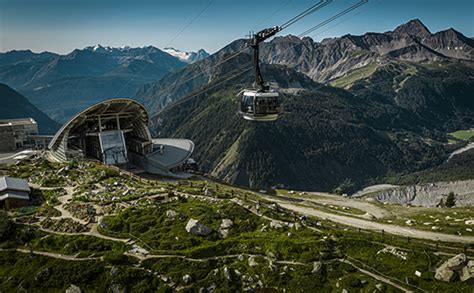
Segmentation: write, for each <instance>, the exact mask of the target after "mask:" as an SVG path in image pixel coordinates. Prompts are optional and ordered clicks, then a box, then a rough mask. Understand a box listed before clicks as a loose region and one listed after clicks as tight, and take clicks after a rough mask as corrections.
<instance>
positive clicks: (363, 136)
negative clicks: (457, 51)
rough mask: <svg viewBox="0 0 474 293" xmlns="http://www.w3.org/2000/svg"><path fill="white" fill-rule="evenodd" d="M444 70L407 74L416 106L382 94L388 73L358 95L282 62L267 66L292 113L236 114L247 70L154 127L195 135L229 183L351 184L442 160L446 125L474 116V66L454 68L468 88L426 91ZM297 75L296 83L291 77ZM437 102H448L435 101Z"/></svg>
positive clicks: (207, 168)
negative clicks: (266, 117)
mask: <svg viewBox="0 0 474 293" xmlns="http://www.w3.org/2000/svg"><path fill="white" fill-rule="evenodd" d="M449 66H458V67H459V65H451V64H450V65H449ZM447 68H449V67H442V68H440V69H437V70H435V71H434V72H431V73H430V74H431V75H429V76H428V75H426V76H420V77H419V80H418V81H417V82H415V80H414V81H413V83H412V82H408V81H407V82H405V85H404V89H403V90H402V91H399V92H400V94H401V93H402V92H405V91H406V96H405V94H403V95H402V94H401V97H402V98H404V97H406V99H409V97H410V96H412V97H413V96H415V95H414V94H412V93H411V92H412V91H415V92H417V91H418V89H417V86H420V85H421V87H422V88H423V87H425V90H424V91H422V94H423V95H419V96H418V99H419V100H415V101H413V104H410V103H407V102H406V101H405V102H402V100H400V101H398V102H397V101H395V100H393V99H389V97H388V96H390V95H389V94H387V95H388V96H385V95H383V94H384V93H386V92H387V91H386V90H385V91H382V90H381V88H382V86H384V85H385V84H384V83H383V82H382V81H383V80H387V77H386V76H385V77H384V76H383V74H382V73H383V72H384V71H380V73H378V74H376V75H374V79H376V80H378V79H380V82H381V84H378V85H377V84H376V83H375V82H374V83H373V84H371V85H372V86H373V87H369V86H364V85H359V86H358V87H357V90H356V87H355V86H354V89H351V91H352V93H351V92H348V91H345V90H340V89H335V88H331V87H321V85H319V84H317V83H314V82H312V81H311V80H310V79H308V77H306V76H305V75H303V74H300V73H297V72H295V71H294V70H290V69H288V68H285V67H282V66H277V67H275V66H274V65H272V66H264V70H265V72H264V73H265V76H267V78H268V80H273V81H275V82H277V83H278V84H279V85H280V88H281V92H282V93H283V95H284V98H283V101H284V109H285V114H284V115H283V116H282V118H281V119H279V120H278V121H277V122H275V123H252V122H249V121H245V120H243V119H242V118H241V117H240V116H239V115H237V114H236V109H237V106H238V99H237V98H235V95H236V93H237V92H238V91H239V90H240V89H241V88H242V87H245V86H248V85H249V83H251V80H252V76H251V75H245V76H241V77H240V78H238V79H237V78H236V79H234V80H233V81H229V82H227V83H224V84H223V85H222V86H221V87H220V89H213V90H211V91H209V92H207V93H205V94H202V95H199V96H197V97H195V98H193V99H191V100H188V101H186V102H183V103H182V104H180V105H179V106H178V107H174V108H171V109H170V110H167V111H164V112H162V113H161V114H160V115H159V116H158V117H155V118H154V120H153V122H154V124H153V125H152V129H154V130H155V131H156V133H157V134H159V135H162V136H173V137H187V138H190V139H192V140H193V141H194V142H195V144H196V149H195V157H196V159H197V160H198V161H199V162H200V165H201V168H202V170H203V171H204V172H208V173H209V174H211V175H212V176H215V177H217V178H219V179H223V180H226V181H227V182H231V183H234V184H239V185H245V186H250V187H256V188H257V187H259V188H264V187H271V186H276V185H279V184H283V185H284V186H286V187H290V188H296V189H312V190H331V189H334V188H337V187H341V188H342V190H350V189H351V188H354V187H356V186H359V185H362V184H364V183H366V182H369V181H371V180H377V178H381V177H383V176H385V175H387V174H396V173H405V172H412V171H418V170H422V169H426V168H428V167H431V166H434V165H437V164H439V163H441V162H443V161H444V160H445V157H446V154H447V150H446V149H445V146H444V143H443V142H444V141H445V140H446V135H445V133H446V132H447V129H450V128H452V127H461V126H462V125H464V124H469V123H474V121H472V118H471V117H474V105H472V104H469V103H468V101H469V94H468V93H470V92H472V91H473V90H474V84H473V83H472V82H466V80H468V79H469V76H470V75H472V72H473V71H472V70H473V68H472V67H467V68H463V69H460V70H459V73H458V76H456V75H453V76H452V80H453V81H452V82H453V83H455V81H458V82H459V83H461V84H462V85H463V87H457V89H458V90H459V91H460V92H464V94H463V95H460V93H459V92H452V90H453V88H452V87H453V86H454V87H455V88H456V86H455V84H450V82H447V84H446V86H445V87H439V88H437V91H438V95H434V96H431V95H432V93H433V91H431V90H428V89H430V86H431V85H432V84H430V83H429V80H430V79H431V78H432V76H436V74H438V75H439V78H442V75H441V74H442V72H444V71H445V70H446V69H447ZM461 68H462V67H461ZM389 72H390V71H389ZM379 74H380V75H379ZM427 74H428V73H427ZM290 76H291V77H292V78H291V79H292V80H293V81H292V82H291V83H290V82H285V81H287V80H290V78H289V77H290ZM463 78H464V79H465V80H463ZM216 80H219V78H216ZM436 82H437V81H436V79H433V81H432V83H433V84H436ZM377 86H378V87H377ZM385 86H386V85H385ZM391 86H392V84H391V83H390V85H389V87H390V88H391ZM297 88H298V90H296V89H297ZM302 88H304V89H305V90H303V89H302ZM382 89H383V88H382ZM377 93H380V94H377ZM402 98H401V99H402ZM443 101H444V102H443ZM436 103H441V104H440V106H439V107H433V105H435V104H436ZM197 125H198V126H199V127H197Z"/></svg>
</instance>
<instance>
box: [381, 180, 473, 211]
mask: <svg viewBox="0 0 474 293" xmlns="http://www.w3.org/2000/svg"><path fill="white" fill-rule="evenodd" d="M450 192H454V194H455V198H456V206H474V180H465V181H456V182H436V183H429V184H420V185H410V186H399V187H395V188H390V189H386V190H382V191H377V192H375V193H374V194H372V197H374V198H375V199H377V200H379V201H381V202H389V203H396V204H410V205H416V206H426V207H435V206H437V205H438V204H439V203H440V201H441V200H443V201H445V200H446V197H447V195H448V194H449V193H450Z"/></svg>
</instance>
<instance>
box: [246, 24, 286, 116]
mask: <svg viewBox="0 0 474 293" xmlns="http://www.w3.org/2000/svg"><path fill="white" fill-rule="evenodd" d="M279 31H281V28H280V27H278V26H276V27H272V28H268V29H264V30H262V31H260V32H258V33H256V34H255V35H253V36H252V37H251V38H250V40H249V42H248V45H249V46H250V47H251V48H252V49H253V65H254V69H255V87H256V88H255V89H247V90H243V91H241V92H240V94H242V98H241V101H240V109H239V113H240V114H241V115H242V116H243V118H244V119H246V120H251V121H275V120H277V119H278V116H279V115H280V114H281V113H282V107H281V103H280V99H279V94H278V92H277V91H274V90H270V88H269V87H268V86H266V85H265V82H264V81H263V76H262V73H261V72H260V64H259V51H258V50H259V44H260V43H261V42H263V41H265V40H266V39H268V38H270V37H272V36H274V35H275V34H276V33H278V32H279Z"/></svg>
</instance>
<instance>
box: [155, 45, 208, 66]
mask: <svg viewBox="0 0 474 293" xmlns="http://www.w3.org/2000/svg"><path fill="white" fill-rule="evenodd" d="M163 52H166V53H168V54H170V55H171V56H173V57H176V58H178V59H179V60H181V61H183V62H186V63H193V62H196V61H198V60H201V59H204V58H206V57H207V56H209V54H208V53H207V52H206V51H204V50H203V49H201V50H199V51H198V52H197V53H196V52H184V51H180V50H178V49H175V48H172V47H166V48H163Z"/></svg>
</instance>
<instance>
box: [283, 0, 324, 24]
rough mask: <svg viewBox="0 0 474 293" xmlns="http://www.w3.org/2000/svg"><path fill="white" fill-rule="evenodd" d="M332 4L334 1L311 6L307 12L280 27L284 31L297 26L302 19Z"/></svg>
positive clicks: (321, 1)
mask: <svg viewBox="0 0 474 293" xmlns="http://www.w3.org/2000/svg"><path fill="white" fill-rule="evenodd" d="M331 2H332V0H320V1H319V2H318V3H316V4H314V5H313V6H311V7H310V8H308V9H306V10H305V11H303V12H301V13H300V14H298V15H297V16H295V17H293V18H291V19H290V20H288V21H286V22H284V23H283V24H281V25H280V28H281V29H282V30H284V29H286V28H288V27H290V26H291V25H293V24H295V23H296V22H298V21H300V20H301V19H303V18H304V17H306V16H308V15H310V14H312V13H314V12H315V11H317V10H319V9H321V8H323V7H324V6H326V5H328V4H330V3H331Z"/></svg>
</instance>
